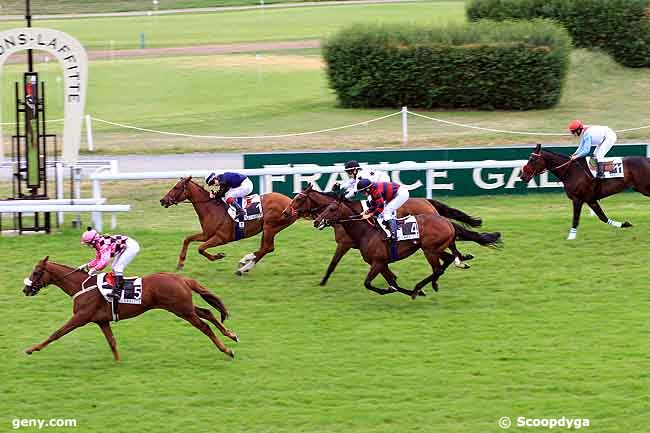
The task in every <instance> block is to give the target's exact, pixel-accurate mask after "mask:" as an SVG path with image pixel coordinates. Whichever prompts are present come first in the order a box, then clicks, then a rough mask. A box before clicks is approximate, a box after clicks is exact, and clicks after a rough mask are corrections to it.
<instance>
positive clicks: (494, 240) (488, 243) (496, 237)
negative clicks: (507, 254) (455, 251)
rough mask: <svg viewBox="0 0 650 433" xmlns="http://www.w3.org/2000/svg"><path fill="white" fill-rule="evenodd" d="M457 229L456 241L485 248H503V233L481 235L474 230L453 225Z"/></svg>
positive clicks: (453, 223)
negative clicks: (470, 242)
mask: <svg viewBox="0 0 650 433" xmlns="http://www.w3.org/2000/svg"><path fill="white" fill-rule="evenodd" d="M451 224H452V225H453V226H454V229H456V239H458V240H461V241H472V242H476V243H477V244H479V245H482V246H484V247H492V248H499V247H501V244H502V242H501V233H499V232H493V233H479V232H475V231H474V230H470V229H466V228H465V227H463V226H461V225H460V224H456V223H455V222H452V223H451Z"/></svg>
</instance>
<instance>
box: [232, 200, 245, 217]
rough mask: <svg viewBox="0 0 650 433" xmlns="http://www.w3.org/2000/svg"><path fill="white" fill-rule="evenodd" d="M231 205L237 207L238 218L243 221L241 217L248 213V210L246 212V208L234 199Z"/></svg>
mask: <svg viewBox="0 0 650 433" xmlns="http://www.w3.org/2000/svg"><path fill="white" fill-rule="evenodd" d="M230 206H232V207H233V208H235V212H236V213H237V215H236V218H237V219H238V220H240V221H241V219H242V218H243V217H244V215H246V212H244V209H242V208H241V206H239V203H237V200H233V202H232V203H230Z"/></svg>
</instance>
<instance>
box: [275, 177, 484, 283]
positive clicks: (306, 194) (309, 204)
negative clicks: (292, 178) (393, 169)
mask: <svg viewBox="0 0 650 433" xmlns="http://www.w3.org/2000/svg"><path fill="white" fill-rule="evenodd" d="M336 199H337V197H336V196H334V195H331V194H327V193H323V192H319V191H316V190H315V189H313V184H310V185H309V186H308V187H307V188H306V189H305V190H304V191H302V192H299V193H298V194H296V196H295V197H294V198H293V200H292V201H291V204H290V205H289V207H288V208H287V209H285V211H284V214H285V216H287V217H289V216H292V215H293V216H298V217H303V218H315V217H316V216H317V215H318V214H319V213H320V212H322V211H323V210H324V209H325V208H326V207H327V206H328V205H329V204H330V203H332V202H334V201H336ZM346 205H347V206H348V207H350V208H351V209H352V210H353V211H354V212H356V213H361V212H362V211H363V209H362V204H361V202H360V201H346ZM419 214H433V215H438V214H440V215H442V216H444V217H446V218H451V219H454V220H456V221H460V222H461V223H463V224H466V225H469V226H471V227H480V225H481V224H482V221H481V219H480V218H476V217H472V216H470V215H467V214H466V213H464V212H462V211H460V210H458V209H454V208H452V207H449V206H447V205H445V204H444V203H441V202H439V201H437V200H430V199H425V198H410V199H408V200H407V201H406V203H404V204H403V205H402V207H400V209H399V210H398V211H397V216H398V217H400V218H401V217H403V216H406V215H419ZM461 232H463V230H462V229H459V230H457V235H460V236H461V238H460V239H461V240H474V239H469V238H465V237H462V236H463V235H462V234H461ZM471 233H473V232H471V231H470V233H467V234H466V235H467V236H469V237H472V235H471ZM334 236H335V239H336V252H335V253H334V257H332V260H331V261H330V264H329V266H328V267H327V271H326V272H325V276H324V277H323V279H322V280H321V282H320V285H321V286H324V285H325V284H326V283H327V280H328V279H329V277H330V275H331V274H332V272H334V269H335V268H336V266H337V265H338V263H339V262H340V261H341V259H342V258H343V256H344V255H346V254H347V252H348V251H350V249H352V248H355V249H358V248H359V246H358V245H357V244H356V243H355V242H354V241H353V240H352V239H351V238H350V237H349V236H348V235H347V233H346V231H345V229H344V228H343V226H341V225H335V226H334ZM450 249H451V250H452V252H454V255H455V256H456V257H455V258H456V259H457V260H456V266H458V267H461V268H469V265H467V264H466V263H463V261H464V260H471V259H473V258H474V256H472V255H471V254H468V255H466V256H463V255H461V254H460V253H459V252H458V250H457V249H456V245H455V242H452V244H451V246H450Z"/></svg>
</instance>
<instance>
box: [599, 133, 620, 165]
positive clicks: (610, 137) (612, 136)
mask: <svg viewBox="0 0 650 433" xmlns="http://www.w3.org/2000/svg"><path fill="white" fill-rule="evenodd" d="M616 138H617V137H616V133H615V132H614V131H611V130H610V131H608V132H607V135H606V136H605V140H603V142H602V143H600V144H599V145H597V146H596V149H594V157H595V158H596V160H598V161H602V160H603V158H605V155H607V152H609V150H610V149H611V148H612V146H614V144H616Z"/></svg>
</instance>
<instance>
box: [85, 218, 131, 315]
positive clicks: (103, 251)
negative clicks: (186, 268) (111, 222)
mask: <svg viewBox="0 0 650 433" xmlns="http://www.w3.org/2000/svg"><path fill="white" fill-rule="evenodd" d="M81 243H82V244H85V245H87V246H88V247H90V248H94V249H95V253H96V254H95V258H94V259H93V260H91V261H90V262H88V263H84V264H83V265H81V266H79V267H78V268H77V269H79V270H85V271H87V272H88V273H89V274H90V275H96V274H98V273H99V271H101V270H102V269H104V268H105V267H106V265H108V263H109V262H110V261H111V259H113V266H112V268H113V273H114V274H115V287H114V288H113V292H112V293H111V294H110V295H108V296H109V297H111V298H113V305H116V304H117V303H118V301H119V299H120V298H121V297H122V290H123V289H124V268H126V265H128V264H129V263H130V262H131V260H133V259H134V258H135V256H136V255H138V252H139V251H140V245H138V243H137V242H136V240H135V239H133V238H130V237H128V236H124V235H102V234H100V233H98V232H97V231H96V230H94V229H93V228H91V227H88V228H87V229H86V231H85V232H84V233H83V234H82V235H81ZM115 311H117V309H115Z"/></svg>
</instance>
